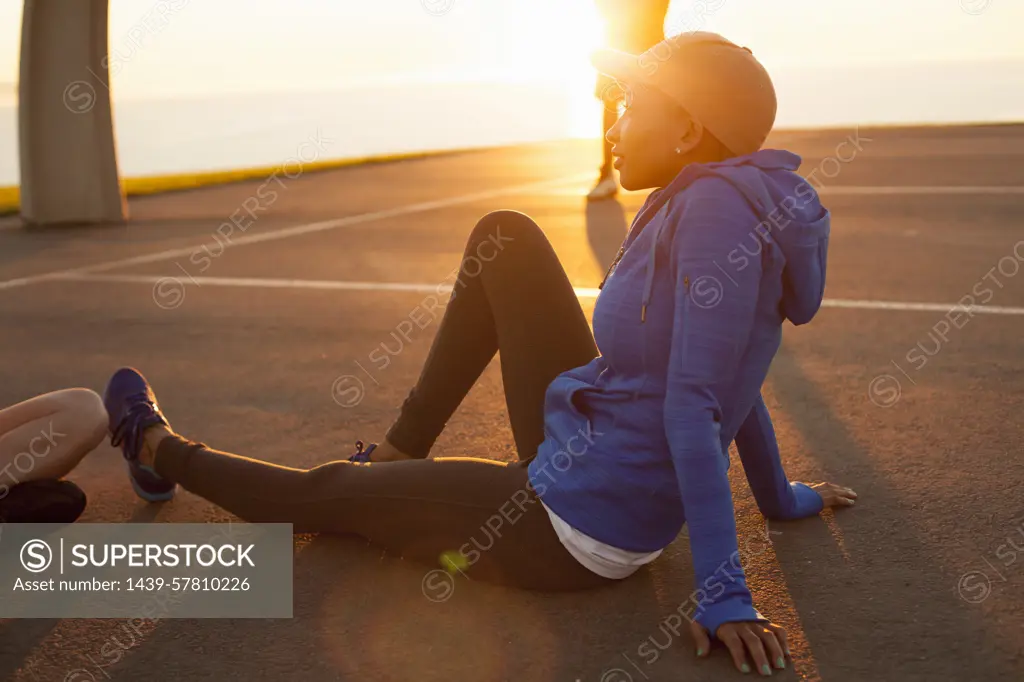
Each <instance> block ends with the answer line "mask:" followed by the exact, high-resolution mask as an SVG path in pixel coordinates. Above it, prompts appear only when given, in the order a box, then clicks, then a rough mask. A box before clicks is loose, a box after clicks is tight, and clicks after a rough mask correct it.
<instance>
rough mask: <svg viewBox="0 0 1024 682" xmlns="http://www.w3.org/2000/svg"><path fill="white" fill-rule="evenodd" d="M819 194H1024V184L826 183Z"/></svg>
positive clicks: (819, 190) (819, 189)
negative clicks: (887, 184)
mask: <svg viewBox="0 0 1024 682" xmlns="http://www.w3.org/2000/svg"><path fill="white" fill-rule="evenodd" d="M816 189H817V190H818V194H822V195H828V194H854V195H875V196H910V195H915V194H924V195H933V194H1024V186H1014V185H1009V186H1003V187H1001V186H998V185H994V186H991V187H983V186H977V185H947V186H935V187H928V186H923V187H917V186H913V185H906V186H902V187H901V186H897V185H891V186H881V187H870V186H864V187H860V186H856V185H846V186H844V185H836V186H833V187H829V186H827V185H824V186H822V187H817V188H816Z"/></svg>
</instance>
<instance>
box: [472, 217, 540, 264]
mask: <svg viewBox="0 0 1024 682" xmlns="http://www.w3.org/2000/svg"><path fill="white" fill-rule="evenodd" d="M538 236H540V237H543V236H544V233H543V232H542V231H541V229H540V226H539V225H537V223H536V222H534V220H533V218H531V217H530V216H528V215H526V214H525V213H521V212H519V211H513V210H511V209H500V210H497V211H491V212H490V213H488V214H486V215H485V216H484V217H482V218H480V220H479V221H477V224H476V227H474V228H473V234H472V235H471V237H470V242H472V243H476V244H480V245H481V246H483V245H484V244H491V245H493V249H492V250H496V251H499V252H500V251H503V250H504V249H505V247H506V246H508V245H510V244H513V243H515V242H516V241H520V240H523V239H534V238H536V237H538ZM481 257H482V256H481Z"/></svg>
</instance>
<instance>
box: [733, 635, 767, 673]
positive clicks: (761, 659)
mask: <svg viewBox="0 0 1024 682" xmlns="http://www.w3.org/2000/svg"><path fill="white" fill-rule="evenodd" d="M754 628H760V625H759V624H757V623H754V624H750V623H743V627H741V628H740V639H742V640H743V644H744V645H745V646H746V648H747V651H749V652H750V658H751V659H753V661H754V669H755V670H757V672H759V673H761V674H762V675H771V674H772V667H771V665H769V664H768V654H767V653H765V650H764V644H762V643H761V638H760V637H758V633H757V632H756V631H755V629H754Z"/></svg>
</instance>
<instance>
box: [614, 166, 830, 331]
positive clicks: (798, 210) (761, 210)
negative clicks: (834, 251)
mask: <svg viewBox="0 0 1024 682" xmlns="http://www.w3.org/2000/svg"><path fill="white" fill-rule="evenodd" d="M800 162H801V159H800V157H799V156H797V155H796V154H793V153H791V152H787V151H782V150H777V149H762V150H760V151H757V152H754V153H753V154H747V155H745V156H739V157H735V158H731V159H728V160H726V161H722V162H719V163H708V164H691V165H689V166H687V167H686V168H684V169H683V170H682V171H680V173H679V175H677V176H676V177H675V179H673V180H672V182H671V183H669V184H668V185H667V186H666V187H664V188H663V189H660V190H657V191H655V192H653V193H652V194H651V196H650V197H648V200H647V202H646V203H645V204H644V206H643V208H642V209H641V210H640V213H638V214H637V216H636V219H635V220H634V222H633V227H632V228H631V229H630V235H629V236H628V237H627V238H626V243H625V245H624V247H623V250H624V249H625V248H626V247H628V246H629V244H630V243H631V242H632V241H633V240H635V239H636V236H637V235H638V234H639V232H640V230H642V229H643V226H644V225H646V224H647V223H648V222H651V220H652V219H653V218H654V217H655V216H656V215H657V214H658V213H659V212H663V211H667V210H668V205H669V201H670V200H671V199H672V197H674V196H676V195H677V194H679V193H680V192H682V191H683V190H685V189H686V188H687V187H689V186H690V185H691V184H692V183H693V182H695V181H696V180H697V179H699V178H702V177H706V176H714V177H718V178H721V179H723V180H725V181H726V182H728V183H729V184H730V185H732V186H733V187H735V188H736V189H737V190H738V191H739V192H740V194H742V195H743V197H744V199H746V201H747V204H748V205H749V206H750V207H751V208H752V209H753V211H754V213H755V214H756V215H757V216H758V218H759V220H760V224H759V225H757V226H751V227H752V231H753V232H754V233H755V234H756V235H757V238H758V239H763V240H764V241H765V242H767V243H770V244H775V245H777V246H778V249H779V251H781V253H782V256H783V258H784V261H785V262H784V265H783V269H782V292H783V293H782V313H783V315H784V316H785V317H786V318H787V319H789V320H790V321H791V322H792V323H793V324H805V323H806V322H809V321H810V320H811V318H813V317H814V315H815V313H817V312H818V308H820V307H821V301H822V298H823V296H824V293H825V267H826V255H827V253H828V237H829V224H830V215H829V212H828V210H826V209H825V208H824V207H823V206H822V205H821V202H820V201H819V199H818V193H817V192H816V191H815V189H814V187H813V186H812V185H811V184H810V183H809V182H808V181H807V180H805V179H804V178H803V177H801V176H800V175H799V174H797V172H796V170H797V168H799V167H800ZM668 223H669V221H667V220H659V221H657V227H656V228H655V229H656V230H657V231H658V234H656V235H655V237H654V239H652V240H651V251H650V254H649V258H648V264H647V277H646V282H645V285H644V294H643V309H644V310H646V307H647V305H648V304H649V303H650V299H651V290H652V284H653V282H654V269H655V263H656V259H655V250H656V248H657V245H658V243H659V241H660V240H659V237H660V236H661V235H660V233H661V232H662V231H663V230H664V229H665V227H666V225H667V224H668ZM737 246H740V245H737Z"/></svg>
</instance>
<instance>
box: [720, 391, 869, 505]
mask: <svg viewBox="0 0 1024 682" xmlns="http://www.w3.org/2000/svg"><path fill="white" fill-rule="evenodd" d="M735 442H736V450H737V451H738V452H739V453H740V460H741V461H742V462H743V471H744V473H745V474H746V476H747V482H748V483H749V484H750V489H751V491H752V492H753V493H754V499H755V500H757V507H758V509H760V510H761V513H762V514H764V515H765V516H766V517H767V518H769V519H773V520H780V521H786V520H791V519H802V518H805V517H807V516H814V515H816V514H818V513H819V512H820V511H821V510H822V509H823V508H824V507H826V506H829V507H833V506H850V505H852V504H853V501H854V499H856V497H857V494H856V493H855V492H853V491H852V490H850V489H849V488H844V487H842V486H838V485H834V484H832V483H816V484H814V485H813V486H810V485H807V484H806V483H799V482H794V483H790V482H789V479H788V478H787V477H786V470H785V469H784V468H783V466H782V456H781V455H780V453H779V445H778V442H777V441H776V439H775V429H774V427H773V426H772V419H771V416H770V415H769V414H768V406H767V405H765V404H764V399H763V398H762V397H761V396H758V397H757V402H756V403H754V407H753V409H751V410H750V414H749V415H747V418H746V419H745V420H744V422H743V425H742V426H741V427H740V430H739V432H738V433H737V434H736V441H735Z"/></svg>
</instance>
